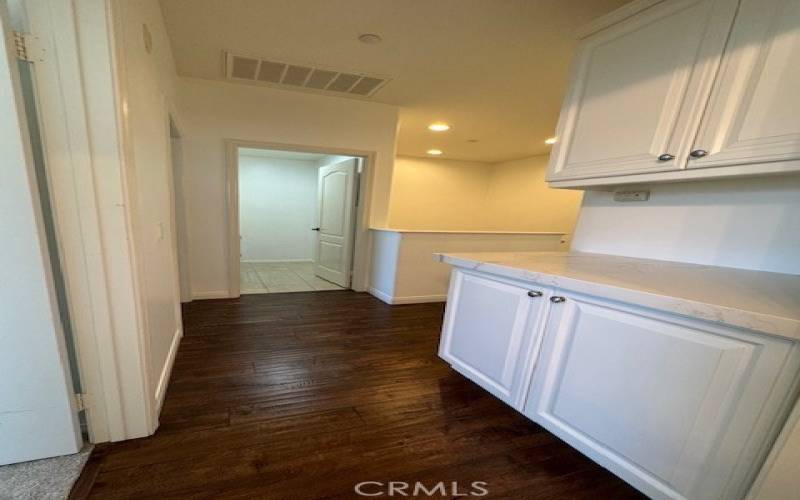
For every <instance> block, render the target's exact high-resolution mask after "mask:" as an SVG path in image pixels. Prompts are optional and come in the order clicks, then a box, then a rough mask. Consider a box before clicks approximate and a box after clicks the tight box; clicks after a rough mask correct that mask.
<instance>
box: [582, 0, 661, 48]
mask: <svg viewBox="0 0 800 500" xmlns="http://www.w3.org/2000/svg"><path fill="white" fill-rule="evenodd" d="M663 1H664V0H636V1H634V2H631V3H628V4H625V5H623V6H622V7H620V8H619V9H616V10H613V11H611V12H609V13H608V14H606V15H604V16H600V17H598V18H597V19H594V20H592V21H590V22H589V23H588V24H585V25H584V26H581V27H580V28H579V29H578V30H577V31H576V32H575V37H576V38H578V39H583V38H586V37H587V36H590V35H593V34H595V33H597V32H598V31H601V30H604V29H606V28H608V27H610V26H613V25H615V24H617V23H620V22H622V21H624V20H625V19H628V18H629V17H632V16H635V15H636V14H638V13H640V12H642V11H644V10H646V9H649V8H650V7H652V6H654V5H656V4H659V3H661V2H663Z"/></svg>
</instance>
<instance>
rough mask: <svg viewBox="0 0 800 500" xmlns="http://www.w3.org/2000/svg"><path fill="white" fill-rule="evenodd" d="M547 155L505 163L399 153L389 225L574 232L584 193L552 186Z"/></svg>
mask: <svg viewBox="0 0 800 500" xmlns="http://www.w3.org/2000/svg"><path fill="white" fill-rule="evenodd" d="M546 169H547V156H533V157H530V158H523V159H520V160H513V161H508V162H502V163H484V162H467V161H458V160H440V159H433V158H413V157H404V156H398V157H397V158H396V159H395V168H394V178H393V181H392V198H391V203H390V211H389V227H391V228H397V229H433V230H472V231H478V230H497V231H500V230H502V231H562V232H566V233H572V231H573V229H574V227H575V220H576V218H577V215H578V211H579V209H580V203H581V197H582V192H581V191H571V190H563V189H550V188H548V187H547V184H546V183H545V181H544V175H545V171H546Z"/></svg>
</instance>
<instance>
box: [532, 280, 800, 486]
mask: <svg viewBox="0 0 800 500" xmlns="http://www.w3.org/2000/svg"><path fill="white" fill-rule="evenodd" d="M797 369H798V352H797V349H796V346H795V344H794V343H792V342H790V341H788V340H781V339H778V338H775V337H769V336H766V335H757V334H754V333H750V332H745V331H739V330H734V329H729V328H723V327H720V326H716V325H712V324H709V323H705V322H700V321H694V320H689V319H684V318H681V317H677V316H673V315H666V314H661V313H657V312H654V311H650V310H646V309H642V308H638V307H629V306H623V305H617V304H615V303H613V302H609V301H603V300H598V299H594V298H589V297H580V296H573V295H566V301H565V302H563V303H561V304H558V305H556V306H554V307H553V311H552V312H551V314H550V320H549V321H548V325H547V328H546V330H545V334H544V342H543V346H542V354H541V358H540V362H539V366H538V367H537V371H536V375H535V377H534V379H533V384H532V386H531V391H530V395H529V397H528V400H527V403H526V405H525V409H524V413H525V414H526V415H528V416H529V417H530V418H532V419H533V420H535V421H537V422H538V423H540V424H541V425H542V426H544V427H546V428H547V429H549V430H550V431H552V432H553V433H554V434H556V435H558V436H559V437H561V438H562V439H564V440H565V441H567V442H568V443H570V444H572V445H573V446H575V447H576V448H577V449H578V450H580V451H582V452H583V453H585V454H586V455H587V456H589V457H591V458H592V459H594V460H595V461H596V462H598V463H600V464H601V465H603V466H604V467H606V468H608V469H609V470H611V471H612V472H614V473H615V474H617V475H618V476H620V477H622V478H623V479H625V480H626V481H628V482H629V483H631V484H632V485H633V486H635V487H637V488H638V489H640V490H641V491H643V492H644V493H646V494H647V495H648V496H651V497H653V498H676V499H677V498H681V499H684V498H692V499H706V498H708V499H711V498H714V499H720V498H742V497H743V496H744V494H745V492H746V488H747V486H748V484H749V483H750V481H752V479H753V477H754V474H755V472H756V471H757V467H758V466H759V465H760V462H761V461H762V460H763V458H764V454H765V452H766V446H767V444H768V443H769V442H771V439H772V438H773V437H774V432H775V424H776V422H777V421H778V420H779V419H780V418H781V416H782V415H783V412H785V408H786V404H787V403H788V400H789V397H790V395H791V394H792V392H793V390H792V387H793V386H794V385H795V383H794V381H793V379H794V375H795V374H796V373H797Z"/></svg>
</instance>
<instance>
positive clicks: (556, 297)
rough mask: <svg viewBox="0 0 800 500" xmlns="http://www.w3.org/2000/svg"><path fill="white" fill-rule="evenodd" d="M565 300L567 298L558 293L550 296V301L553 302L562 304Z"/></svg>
mask: <svg viewBox="0 0 800 500" xmlns="http://www.w3.org/2000/svg"><path fill="white" fill-rule="evenodd" d="M565 300H567V299H565V298H564V297H559V296H558V295H554V296H553V297H550V302H552V303H553V304H560V303H561V302H564V301H565Z"/></svg>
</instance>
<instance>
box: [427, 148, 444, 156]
mask: <svg viewBox="0 0 800 500" xmlns="http://www.w3.org/2000/svg"><path fill="white" fill-rule="evenodd" d="M428 154H429V155H431V156H439V155H440V154H442V150H441V149H429V150H428Z"/></svg>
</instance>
